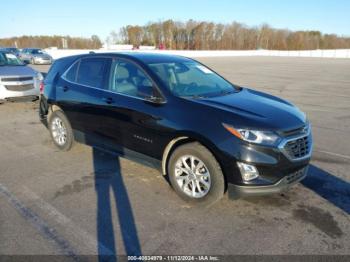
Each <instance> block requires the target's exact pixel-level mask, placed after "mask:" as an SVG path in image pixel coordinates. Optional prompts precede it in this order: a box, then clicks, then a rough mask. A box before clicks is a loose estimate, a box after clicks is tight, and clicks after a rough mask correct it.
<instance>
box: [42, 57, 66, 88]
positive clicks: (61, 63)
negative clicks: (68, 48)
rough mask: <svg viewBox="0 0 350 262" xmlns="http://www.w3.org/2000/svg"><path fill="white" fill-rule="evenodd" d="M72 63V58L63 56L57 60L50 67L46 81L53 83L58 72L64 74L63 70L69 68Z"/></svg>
mask: <svg viewBox="0 0 350 262" xmlns="http://www.w3.org/2000/svg"><path fill="white" fill-rule="evenodd" d="M71 64H72V59H68V58H61V59H58V60H56V61H55V62H54V63H53V64H52V66H51V67H50V70H49V72H48V73H47V75H46V76H45V83H53V82H54V79H55V77H56V76H57V75H58V74H63V72H64V71H65V70H67V68H69V66H70V65H71Z"/></svg>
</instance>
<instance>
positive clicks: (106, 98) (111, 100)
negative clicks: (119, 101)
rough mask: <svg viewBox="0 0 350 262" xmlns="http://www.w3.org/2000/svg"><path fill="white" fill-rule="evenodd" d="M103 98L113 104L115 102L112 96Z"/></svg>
mask: <svg viewBox="0 0 350 262" xmlns="http://www.w3.org/2000/svg"><path fill="white" fill-rule="evenodd" d="M102 100H103V101H104V102H105V103H107V104H112V103H113V102H114V100H113V98H112V97H104V98H102Z"/></svg>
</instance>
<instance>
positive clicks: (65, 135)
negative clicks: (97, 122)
mask: <svg viewBox="0 0 350 262" xmlns="http://www.w3.org/2000/svg"><path fill="white" fill-rule="evenodd" d="M49 130H50V134H51V138H52V140H53V142H54V144H55V145H56V146H57V147H58V148H59V149H60V150H62V151H68V150H69V149H71V147H72V145H73V142H74V136H73V131H72V128H71V125H70V123H69V121H68V119H67V117H66V116H65V115H64V113H63V112H62V111H54V112H53V113H52V114H51V116H50V119H49Z"/></svg>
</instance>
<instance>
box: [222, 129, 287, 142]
mask: <svg viewBox="0 0 350 262" xmlns="http://www.w3.org/2000/svg"><path fill="white" fill-rule="evenodd" d="M223 126H224V127H225V128H226V130H227V131H229V132H230V133H231V134H233V135H234V136H236V137H238V138H239V139H242V140H244V141H247V142H250V143H254V144H261V145H276V144H278V143H279V142H280V140H281V138H280V137H279V136H278V135H277V134H276V133H274V132H272V131H261V130H250V129H240V128H234V127H233V126H230V125H227V124H223Z"/></svg>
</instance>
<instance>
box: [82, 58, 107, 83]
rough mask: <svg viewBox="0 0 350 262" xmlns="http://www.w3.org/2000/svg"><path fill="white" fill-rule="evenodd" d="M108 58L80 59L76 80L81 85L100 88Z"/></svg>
mask: <svg viewBox="0 0 350 262" xmlns="http://www.w3.org/2000/svg"><path fill="white" fill-rule="evenodd" d="M110 61H111V59H109V58H100V57H94V58H84V59H82V60H81V61H80V65H79V70H78V75H77V80H76V82H77V83H78V84H81V85H87V86H91V87H97V88H102V85H103V80H104V76H105V75H106V67H107V66H108V63H109V62H110Z"/></svg>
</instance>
